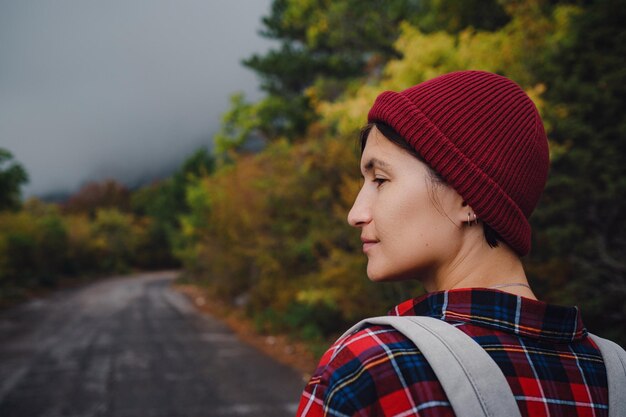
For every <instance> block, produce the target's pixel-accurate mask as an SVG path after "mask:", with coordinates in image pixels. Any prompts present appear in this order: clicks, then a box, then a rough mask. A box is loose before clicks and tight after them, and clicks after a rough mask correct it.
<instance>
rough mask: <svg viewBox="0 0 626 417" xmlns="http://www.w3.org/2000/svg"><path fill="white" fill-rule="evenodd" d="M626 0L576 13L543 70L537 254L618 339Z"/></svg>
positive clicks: (559, 291) (623, 243)
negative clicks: (544, 169)
mask: <svg viewBox="0 0 626 417" xmlns="http://www.w3.org/2000/svg"><path fill="white" fill-rule="evenodd" d="M625 19H626V1H625V0H611V1H604V0H597V1H593V2H591V4H590V5H589V6H588V7H586V8H585V10H584V12H583V13H579V14H578V15H577V16H575V17H574V20H573V21H572V24H571V25H570V30H569V31H568V32H567V33H566V34H565V35H564V36H562V37H561V38H560V39H559V40H558V43H557V44H555V45H554V46H553V47H552V49H551V50H550V51H549V53H548V54H547V55H546V59H545V60H544V63H543V65H542V66H540V67H539V68H538V70H537V71H539V72H540V73H541V77H542V79H544V80H545V82H546V87H547V90H546V94H545V99H546V100H547V101H548V103H549V106H547V109H548V110H549V111H548V113H547V115H546V120H547V121H548V123H549V124H550V125H551V126H552V129H551V134H550V138H551V141H552V152H551V153H552V168H551V173H550V178H549V181H548V185H547V188H546V191H545V193H544V198H543V202H542V204H541V205H540V207H539V210H538V213H537V217H536V227H535V230H538V231H539V233H538V238H537V239H538V245H540V249H539V251H537V256H536V259H535V261H536V262H537V264H542V265H543V267H544V268H549V270H550V273H551V274H552V275H553V276H555V277H556V278H557V279H556V282H555V283H554V285H552V286H550V287H549V290H550V291H551V292H552V296H553V297H554V298H556V297H566V298H570V299H576V300H577V302H581V307H582V309H583V312H584V314H585V316H584V318H585V321H586V322H587V325H589V326H590V328H592V329H596V330H594V331H598V332H600V331H601V330H602V331H603V333H602V334H603V335H606V336H607V337H611V338H613V339H615V340H617V341H620V342H621V343H624V342H626V338H624V335H623V331H622V329H623V328H624V325H625V317H626V307H624V303H623V300H624V298H625V297H626V262H625V261H624V254H625V253H626V238H625V236H626V222H624V219H623V213H624V212H625V211H626V165H624V161H625V160H626V119H625V118H624V114H623V113H624V108H626V71H624V68H625V63H626V60H625V59H624V57H626V27H624V24H623V22H624V20H625Z"/></svg>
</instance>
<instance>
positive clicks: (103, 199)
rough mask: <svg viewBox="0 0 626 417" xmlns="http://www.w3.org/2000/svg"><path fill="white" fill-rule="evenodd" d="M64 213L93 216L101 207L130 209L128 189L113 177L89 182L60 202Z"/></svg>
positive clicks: (126, 210)
mask: <svg viewBox="0 0 626 417" xmlns="http://www.w3.org/2000/svg"><path fill="white" fill-rule="evenodd" d="M62 207H63V211H64V212H65V213H73V214H78V213H83V214H87V215H89V216H90V217H91V218H95V215H96V212H97V211H98V210H99V209H102V208H115V209H118V210H121V211H125V212H128V211H130V191H129V190H128V188H126V187H125V186H124V185H122V184H120V183H119V182H117V181H115V180H113V179H107V180H104V181H100V182H96V181H92V182H89V183H87V184H85V185H83V186H82V187H81V189H80V190H79V191H78V192H77V193H75V194H74V195H72V196H71V197H70V198H69V199H68V200H67V201H65V202H64V203H63V204H62Z"/></svg>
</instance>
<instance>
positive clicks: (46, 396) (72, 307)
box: [0, 272, 304, 417]
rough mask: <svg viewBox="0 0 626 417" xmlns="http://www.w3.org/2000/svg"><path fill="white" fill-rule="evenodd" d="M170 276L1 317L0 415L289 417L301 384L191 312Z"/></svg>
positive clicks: (64, 297) (149, 276)
mask: <svg viewBox="0 0 626 417" xmlns="http://www.w3.org/2000/svg"><path fill="white" fill-rule="evenodd" d="M174 276H175V273H173V272H160V273H145V274H138V275H134V276H126V277H117V278H111V279H107V280H102V281H98V282H97V283H94V284H91V285H89V286H86V287H83V288H80V289H73V290H64V291H60V292H58V293H55V294H54V295H52V296H51V297H49V298H47V299H44V300H37V301H32V302H29V303H27V304H24V305H22V306H19V307H17V308H13V309H10V310H7V311H4V312H0V416H1V417H39V416H41V417H88V416H110V417H179V416H180V417H188V416H189V417H202V416H206V417H213V416H215V417H218V416H225V417H226V416H250V417H256V416H258V417H274V416H275V417H283V416H294V415H295V411H296V407H297V401H298V399H299V394H300V392H301V390H302V388H303V386H304V382H303V381H302V379H301V377H300V376H299V375H298V374H297V373H296V372H294V371H292V370H291V369H289V368H287V367H285V366H283V365H280V364H278V363H276V362H275V361H273V360H271V359H270V358H268V357H267V356H264V355H263V354H261V353H259V352H258V351H256V350H254V349H253V348H252V347H250V346H248V345H246V344H243V343H242V342H240V341H239V340H238V339H237V337H236V336H235V335H234V334H233V333H232V332H231V331H230V330H229V329H228V328H227V327H226V326H225V325H223V324H221V323H220V322H218V321H216V320H214V319H212V318H210V317H207V316H205V315H201V314H199V313H197V312H196V310H195V308H194V307H193V305H192V304H191V303H190V302H189V301H187V298H185V297H184V296H182V295H181V294H179V293H177V292H175V291H173V290H172V289H170V284H171V282H172V280H173V278H174Z"/></svg>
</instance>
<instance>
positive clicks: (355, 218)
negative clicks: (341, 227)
mask: <svg viewBox="0 0 626 417" xmlns="http://www.w3.org/2000/svg"><path fill="white" fill-rule="evenodd" d="M365 194H366V193H365V192H364V189H363V188H361V190H360V191H359V194H358V195H357V196H356V200H354V204H353V205H352V208H351V209H350V212H349V213H348V224H350V226H352V227H363V226H365V225H366V224H368V223H369V222H371V221H372V212H371V210H370V205H369V203H368V201H367V200H368V199H367V198H366V195H365Z"/></svg>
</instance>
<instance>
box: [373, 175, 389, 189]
mask: <svg viewBox="0 0 626 417" xmlns="http://www.w3.org/2000/svg"><path fill="white" fill-rule="evenodd" d="M372 181H373V182H375V183H376V184H377V187H380V186H381V185H383V184H384V183H386V182H387V181H389V180H388V179H387V178H381V177H375V178H374V179H373V180H372Z"/></svg>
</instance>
